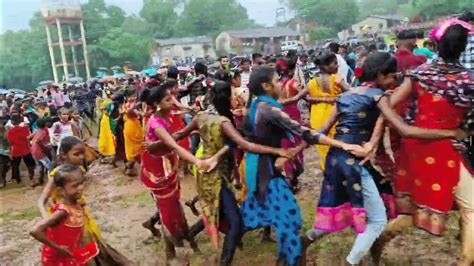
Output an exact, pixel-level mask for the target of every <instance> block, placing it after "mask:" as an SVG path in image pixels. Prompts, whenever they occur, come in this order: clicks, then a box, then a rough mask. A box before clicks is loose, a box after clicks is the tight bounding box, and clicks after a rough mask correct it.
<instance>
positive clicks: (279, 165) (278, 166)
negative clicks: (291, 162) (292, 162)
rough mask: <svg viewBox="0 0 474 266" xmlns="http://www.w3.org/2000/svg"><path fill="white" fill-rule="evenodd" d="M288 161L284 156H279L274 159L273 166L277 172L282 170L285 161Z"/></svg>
mask: <svg viewBox="0 0 474 266" xmlns="http://www.w3.org/2000/svg"><path fill="white" fill-rule="evenodd" d="M287 161H288V158H285V157H279V158H277V159H276V161H275V168H276V169H277V170H278V171H279V172H281V173H282V172H283V171H284V170H285V163H286V162H287Z"/></svg>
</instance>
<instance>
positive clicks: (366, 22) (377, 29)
mask: <svg viewBox="0 0 474 266" xmlns="http://www.w3.org/2000/svg"><path fill="white" fill-rule="evenodd" d="M406 20H407V19H406V18H405V17H403V16H400V15H370V16H368V17H366V18H365V19H363V20H362V21H360V22H358V23H356V24H354V25H352V28H351V29H352V30H351V32H350V34H351V35H352V34H354V35H356V36H357V37H359V38H366V37H368V36H372V35H374V34H378V35H382V34H390V33H392V31H391V29H392V28H393V27H396V26H399V25H401V24H402V23H403V22H404V21H406Z"/></svg>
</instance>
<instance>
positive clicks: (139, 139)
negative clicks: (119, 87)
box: [122, 90, 144, 176]
mask: <svg viewBox="0 0 474 266" xmlns="http://www.w3.org/2000/svg"><path fill="white" fill-rule="evenodd" d="M127 94H128V95H127V102H126V103H125V104H124V105H122V111H123V113H124V114H123V120H124V129H123V136H124V140H125V155H126V157H127V166H126V172H125V173H126V174H127V175H128V176H133V175H134V174H135V173H134V166H135V162H136V161H138V160H139V156H140V152H141V149H142V144H143V136H144V134H143V128H142V124H141V123H140V117H141V116H142V114H141V113H140V112H139V111H138V110H137V107H138V106H137V103H136V99H137V96H136V93H135V91H134V90H129V91H127Z"/></svg>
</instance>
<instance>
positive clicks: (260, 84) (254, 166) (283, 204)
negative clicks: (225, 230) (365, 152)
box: [242, 66, 360, 265]
mask: <svg viewBox="0 0 474 266" xmlns="http://www.w3.org/2000/svg"><path fill="white" fill-rule="evenodd" d="M250 93H251V94H253V95H255V96H256V99H254V100H253V101H252V104H251V106H250V109H249V116H248V117H247V119H246V121H245V122H244V125H245V128H246V131H247V134H248V137H249V139H251V140H252V141H253V142H255V143H258V144H263V145H268V146H271V147H281V140H282V139H283V138H286V137H287V136H288V134H294V135H297V136H300V137H301V138H302V139H303V140H304V141H306V142H308V143H310V144H316V143H321V144H326V145H331V146H336V147H339V148H342V149H344V150H355V151H358V152H359V151H360V146H357V145H349V144H345V143H343V142H340V141H337V140H333V139H331V138H329V137H327V136H325V135H322V134H320V133H319V132H317V131H316V130H311V129H310V128H307V127H304V126H301V125H300V124H299V123H298V122H296V121H295V120H292V119H291V118H290V116H289V115H288V114H286V113H285V112H283V110H282V109H283V106H282V105H281V104H280V103H279V102H278V101H277V100H278V99H279V98H280V94H281V86H280V83H279V82H278V75H277V74H276V73H275V70H274V69H273V68H271V67H266V66H264V67H256V68H254V69H253V70H252V74H251V75H250ZM276 159H277V158H276V157H275V156H272V155H267V154H265V155H258V154H255V153H250V152H247V155H246V162H245V169H246V173H245V179H246V184H247V187H248V194H247V198H246V199H245V201H244V203H243V206H242V213H243V220H244V226H245V230H254V229H257V228H263V227H266V226H273V227H274V228H275V229H276V233H277V237H278V264H279V265H281V264H289V265H297V264H300V263H301V241H300V238H299V230H300V229H301V213H300V208H299V206H298V204H297V202H296V199H295V197H294V195H293V193H292V192H291V190H290V188H289V187H288V184H287V183H286V181H285V180H284V178H283V177H282V176H281V174H280V173H279V171H278V170H277V169H276V167H275V162H276Z"/></svg>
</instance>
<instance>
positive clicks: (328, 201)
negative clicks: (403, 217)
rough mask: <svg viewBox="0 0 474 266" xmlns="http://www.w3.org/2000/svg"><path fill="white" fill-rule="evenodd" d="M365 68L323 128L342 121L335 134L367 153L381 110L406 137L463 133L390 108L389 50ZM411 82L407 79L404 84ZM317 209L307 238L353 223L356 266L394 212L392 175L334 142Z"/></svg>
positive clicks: (393, 65) (392, 62) (376, 136)
mask: <svg viewBox="0 0 474 266" xmlns="http://www.w3.org/2000/svg"><path fill="white" fill-rule="evenodd" d="M362 69H363V73H362V74H361V76H360V81H361V84H360V86H359V87H356V88H353V89H351V90H350V91H348V92H345V93H343V94H342V95H341V96H340V97H339V98H338V100H337V102H336V108H334V111H333V113H332V114H331V116H330V117H329V118H328V121H327V122H326V124H325V125H324V126H323V127H322V128H321V129H320V130H321V132H327V131H329V129H330V128H331V127H332V126H333V125H334V124H335V123H336V122H338V124H337V126H336V135H335V139H337V140H339V141H343V142H345V143H350V144H358V145H364V147H365V148H367V151H368V152H373V150H374V149H375V147H377V146H378V142H379V141H380V137H381V135H382V130H383V128H384V122H383V121H384V120H383V118H380V119H378V117H379V114H380V111H381V112H382V113H383V115H384V118H385V119H386V120H387V121H388V122H390V123H391V124H392V125H393V126H394V128H395V129H397V130H398V131H399V133H400V134H401V135H402V137H405V138H415V137H416V138H423V139H443V138H455V137H462V135H464V133H463V132H460V131H458V130H436V129H422V128H417V127H412V126H409V125H407V124H405V123H404V122H403V120H402V118H401V117H400V116H398V115H397V114H396V112H395V111H394V110H393V109H391V108H390V106H389V101H388V99H387V97H384V96H385V92H384V90H385V89H388V88H390V87H391V84H393V82H394V80H395V73H396V72H397V61H396V59H395V58H394V57H393V56H391V55H390V54H388V53H374V54H371V55H369V56H368V57H367V59H366V61H365V63H364V66H363V68H362ZM410 85H411V84H410V83H409V82H404V84H402V86H410ZM379 110H380V111H379ZM384 203H385V206H384ZM315 213H316V215H315V221H314V226H313V229H312V230H309V231H308V232H307V237H308V239H309V241H314V240H316V239H317V238H319V237H321V236H323V235H325V234H327V233H330V232H336V231H340V230H343V229H345V228H346V227H349V226H352V227H353V228H354V231H355V232H356V233H357V234H358V235H357V238H356V240H355V242H354V245H353V247H352V250H351V252H350V254H349V255H348V257H347V258H346V260H347V262H349V263H350V264H352V265H354V264H358V263H359V262H360V261H361V259H362V257H363V256H364V255H365V254H367V252H368V251H369V249H370V247H371V246H372V244H373V243H374V241H375V240H376V239H377V238H378V237H379V235H380V234H381V232H382V230H383V229H384V227H385V225H386V224H387V216H388V217H389V218H394V217H395V216H396V212H395V200H394V197H393V196H392V191H391V185H390V180H387V179H384V178H382V176H381V175H380V174H378V173H377V171H375V170H374V168H373V167H372V166H371V165H370V163H365V164H363V162H361V159H360V158H358V157H356V156H354V155H352V154H350V153H348V152H346V151H344V150H342V149H339V148H337V147H331V149H330V150H329V153H328V156H327V158H326V168H325V172H324V180H323V185H322V187H321V196H320V199H319V203H318V206H317V208H316V212H315ZM305 243H308V242H306V241H305ZM305 246H306V245H305Z"/></svg>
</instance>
